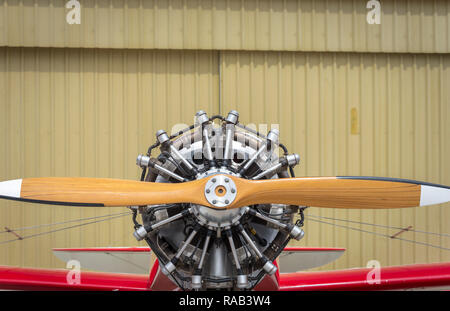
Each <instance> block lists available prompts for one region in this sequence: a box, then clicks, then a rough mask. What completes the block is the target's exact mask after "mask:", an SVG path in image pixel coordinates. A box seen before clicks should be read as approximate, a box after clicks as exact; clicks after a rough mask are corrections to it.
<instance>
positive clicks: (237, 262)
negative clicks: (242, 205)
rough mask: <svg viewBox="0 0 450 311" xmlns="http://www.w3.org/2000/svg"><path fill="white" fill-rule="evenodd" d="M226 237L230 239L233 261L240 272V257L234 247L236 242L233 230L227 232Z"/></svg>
mask: <svg viewBox="0 0 450 311" xmlns="http://www.w3.org/2000/svg"><path fill="white" fill-rule="evenodd" d="M226 235H227V237H228V243H230V248H231V253H232V255H233V259H234V263H235V266H236V269H237V270H238V271H239V270H241V264H240V263H239V259H238V256H237V251H236V247H235V246H234V241H233V236H232V234H231V230H227V233H226Z"/></svg>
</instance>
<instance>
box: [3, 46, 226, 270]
mask: <svg viewBox="0 0 450 311" xmlns="http://www.w3.org/2000/svg"><path fill="white" fill-rule="evenodd" d="M218 87H219V81H218V59H217V53H213V52H208V51H205V52H198V51H191V52H189V51H188V52H186V51H185V52H177V51H145V50H133V51H119V50H94V49H69V50H65V49H46V48H0V96H1V99H0V155H1V156H0V158H1V161H0V180H8V179H15V178H21V177H37V176H40V177H44V176H87V177H112V178H127V179H133V180H136V179H138V178H139V176H140V170H139V169H138V167H137V166H136V165H135V158H136V156H137V155H138V154H139V153H145V152H146V151H147V148H148V146H149V145H150V144H153V142H154V141H155V136H154V133H155V132H156V130H158V129H161V128H163V129H166V130H168V131H170V130H171V128H172V126H173V125H174V124H176V123H184V124H191V123H192V122H193V116H194V114H195V112H196V111H198V110H200V109H203V110H205V111H208V112H209V113H211V114H215V113H218V109H217V108H218ZM123 211H126V209H124V208H80V207H62V206H46V205H38V204H23V203H19V202H12V201H5V200H1V201H0V225H1V228H0V231H3V229H4V226H8V227H9V228H22V227H28V226H33V225H44V224H50V223H55V222H62V221H68V220H71V219H79V218H89V217H95V216H101V215H107V214H110V213H119V212H123ZM95 220H98V219H93V220H90V221H95ZM85 222H87V220H86V221H85ZM77 224H79V222H74V223H66V224H62V225H59V226H55V227H40V228H35V229H32V230H26V231H18V233H19V234H21V235H25V236H28V235H30V234H36V233H39V232H46V231H49V230H54V229H59V228H63V227H67V226H73V225H77ZM132 231H133V226H132V222H131V218H130V217H129V216H127V217H125V218H123V217H122V218H119V219H115V220H111V221H107V222H101V223H98V224H90V225H87V226H84V227H78V228H73V229H70V230H67V231H60V232H55V233H52V234H47V235H43V236H41V237H35V238H30V239H26V240H23V241H17V242H13V243H8V244H0V264H3V265H4V264H7V265H22V266H39V267H63V266H64V265H63V263H62V262H60V261H59V260H57V259H56V258H55V257H54V256H53V255H52V253H51V249H52V248H54V247H83V246H85V247H89V246H127V245H130V246H131V245H136V244H137V242H136V240H135V239H134V238H133V237H132ZM12 238H14V236H13V235H11V234H9V233H1V234H0V243H2V242H3V241H7V240H9V239H12ZM140 245H144V244H140Z"/></svg>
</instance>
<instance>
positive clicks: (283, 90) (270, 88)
mask: <svg viewBox="0 0 450 311" xmlns="http://www.w3.org/2000/svg"><path fill="white" fill-rule="evenodd" d="M221 62H222V68H223V74H222V80H223V82H222V86H223V92H222V93H221V94H222V102H223V109H222V110H223V111H228V110H229V109H231V108H236V109H237V110H238V111H240V112H241V121H242V122H244V123H246V122H251V123H255V124H259V123H267V124H280V140H281V141H284V142H285V144H286V146H288V147H289V149H290V151H291V152H297V153H299V154H300V156H301V158H302V163H301V165H300V166H299V167H298V168H297V169H296V172H297V175H298V176H340V175H361V176H385V177H398V178H407V179H417V180H424V181H429V182H434V183H442V184H446V185H449V184H450V164H449V163H448V162H449V161H448V159H450V144H449V142H450V126H449V123H450V90H449V88H448V86H449V85H450V55H448V54H447V55H391V54H347V53H345V54H343V53H295V52H246V53H244V52H226V53H223V57H222V58H221ZM353 109H356V118H355V117H354V119H353V121H352V110H353ZM355 119H356V120H355ZM352 122H353V123H354V124H353V129H352ZM355 129H356V131H355ZM449 208H450V204H448V203H447V204H445V205H443V206H432V207H428V208H415V209H403V210H388V211H386V210H376V211H367V210H366V211H359V210H358V211H357V210H349V211H346V210H338V209H336V210H329V209H319V208H311V209H310V210H308V211H307V214H312V215H317V216H325V217H333V218H339V219H349V220H354V221H363V222H367V223H375V224H380V225H389V226H395V227H402V228H406V227H408V226H410V225H411V226H413V228H415V229H417V230H425V231H431V232H447V233H448V232H450V221H449V219H450V209H449ZM310 219H311V218H310ZM313 219H314V218H313ZM319 220H321V221H325V222H329V223H334V221H330V220H327V219H319ZM336 224H338V225H344V226H350V227H355V228H358V229H364V230H369V231H373V232H378V233H382V234H389V235H392V234H394V233H395V232H396V231H395V230H385V229H383V228H373V227H370V226H361V225H359V224H353V223H345V222H336ZM305 230H306V235H305V239H304V240H302V241H300V242H297V243H295V244H298V245H308V246H336V247H347V248H348V252H347V254H346V256H344V257H342V259H340V260H339V261H337V262H336V264H335V265H332V266H333V267H339V268H342V267H355V266H361V265H362V266H364V265H365V263H367V262H368V261H369V260H372V259H377V260H379V261H380V262H381V264H382V265H395V264H406V263H414V262H433V261H441V260H450V252H449V251H448V250H447V251H446V250H439V249H435V248H432V247H426V246H423V245H415V244H412V243H408V242H405V241H396V240H390V239H386V238H383V237H379V236H375V235H371V234H367V233H361V232H358V231H354V230H346V229H343V228H339V227H334V226H332V225H328V224H323V223H315V222H313V221H312V220H311V221H308V222H307V224H306V229H305ZM397 231H399V230H397ZM401 237H402V238H405V239H412V240H417V241H420V242H425V243H429V244H434V245H437V246H441V247H446V248H450V239H449V238H445V237H443V238H441V239H439V237H435V236H433V237H430V236H428V237H427V235H423V234H417V233H416V234H413V233H404V234H402V236H401ZM329 267H331V266H329ZM329 267H328V268H329Z"/></svg>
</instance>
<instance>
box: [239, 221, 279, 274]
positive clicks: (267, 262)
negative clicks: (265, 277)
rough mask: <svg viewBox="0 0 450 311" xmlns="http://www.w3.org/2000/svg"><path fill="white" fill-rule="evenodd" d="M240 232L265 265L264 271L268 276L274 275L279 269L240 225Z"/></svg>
mask: <svg viewBox="0 0 450 311" xmlns="http://www.w3.org/2000/svg"><path fill="white" fill-rule="evenodd" d="M237 227H238V230H239V232H240V233H241V235H242V236H243V237H244V239H245V240H246V241H247V243H248V245H250V247H251V248H252V249H253V251H254V252H255V254H256V256H257V257H258V258H259V259H260V260H261V261H262V263H263V264H264V266H263V269H264V271H266V273H267V274H269V275H272V274H274V273H275V272H276V271H277V267H276V266H275V265H274V264H273V263H271V262H270V260H269V259H268V258H267V257H266V256H264V255H263V254H262V253H261V251H260V250H259V249H258V247H257V246H256V245H255V243H254V242H253V240H252V239H251V238H250V236H249V235H248V234H247V232H245V229H244V227H243V226H242V225H241V224H239V225H238V226H237Z"/></svg>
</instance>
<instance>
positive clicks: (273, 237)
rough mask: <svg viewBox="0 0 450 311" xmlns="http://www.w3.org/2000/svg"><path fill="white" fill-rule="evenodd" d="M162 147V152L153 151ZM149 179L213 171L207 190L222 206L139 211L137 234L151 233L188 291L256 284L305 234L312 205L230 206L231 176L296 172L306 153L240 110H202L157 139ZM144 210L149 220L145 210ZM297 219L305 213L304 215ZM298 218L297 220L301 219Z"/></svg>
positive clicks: (165, 267) (146, 171)
mask: <svg viewBox="0 0 450 311" xmlns="http://www.w3.org/2000/svg"><path fill="white" fill-rule="evenodd" d="M157 148H158V149H159V155H157V156H152V151H154V150H155V149H157ZM136 162H137V165H138V166H139V167H141V168H142V175H141V181H146V182H157V183H183V182H188V181H191V180H197V179H201V178H205V177H211V176H212V177H213V178H211V179H210V180H209V181H208V184H207V186H206V187H205V191H204V196H205V198H206V199H207V200H208V202H209V203H210V204H211V205H212V206H214V207H216V208H211V207H206V206H201V205H196V204H169V205H147V206H138V207H130V208H132V210H133V212H134V213H133V221H134V225H135V230H136V231H135V232H134V236H135V237H136V239H137V240H138V241H141V240H145V241H146V242H147V243H148V245H149V246H150V247H151V249H152V251H153V252H154V254H155V255H156V256H157V258H158V261H159V264H160V268H161V271H162V272H163V273H164V274H166V275H167V276H168V277H169V278H170V279H171V280H172V281H173V282H174V283H175V284H176V285H177V286H179V287H180V288H182V289H185V290H217V289H221V290H251V289H252V288H253V287H255V286H256V285H257V284H258V283H259V282H260V281H261V280H262V279H263V277H264V276H265V275H266V274H269V275H272V274H274V273H275V272H276V270H277V267H276V265H274V263H273V262H274V260H275V259H276V258H277V257H278V256H279V254H280V253H281V251H282V250H283V249H284V247H285V246H286V245H287V243H288V242H289V240H290V239H292V238H293V239H296V240H300V239H301V238H302V237H303V235H304V232H303V230H302V229H301V226H302V225H303V218H302V217H300V218H298V219H297V217H296V214H300V215H301V216H302V215H303V213H302V211H303V208H304V207H299V206H293V205H281V204H258V205H252V206H244V207H240V208H236V209H224V207H225V206H227V205H228V204H229V203H230V202H232V200H233V199H234V197H235V196H236V193H237V192H238V191H239V189H237V188H236V185H235V184H234V182H233V180H232V179H230V178H228V177H227V176H237V177H240V178H246V179H253V180H259V179H269V178H286V177H294V171H293V167H294V166H295V165H297V164H299V162H300V157H299V155H298V154H289V153H288V151H287V149H286V147H285V146H284V145H283V144H281V143H280V142H279V131H278V129H276V128H272V129H271V130H270V131H269V132H268V133H267V135H263V134H261V133H259V132H257V131H256V130H255V129H252V128H250V127H247V126H245V125H243V124H241V123H239V114H238V112H237V111H234V110H232V111H230V112H229V113H228V115H227V116H226V117H222V116H219V115H216V116H212V117H208V116H207V114H206V113H205V112H204V111H199V112H197V114H196V115H195V122H194V124H193V125H191V126H190V127H188V128H186V129H185V130H182V131H180V132H177V133H175V134H173V135H169V134H168V133H167V132H166V131H164V130H159V131H157V132H156V142H155V143H154V144H153V145H152V146H150V147H149V149H148V152H147V154H146V155H139V156H138V158H137V161H136ZM138 213H139V214H140V216H141V219H142V220H141V222H142V224H141V223H139V221H138V220H137V214H138ZM296 219H297V220H296ZM295 220H296V221H295Z"/></svg>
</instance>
